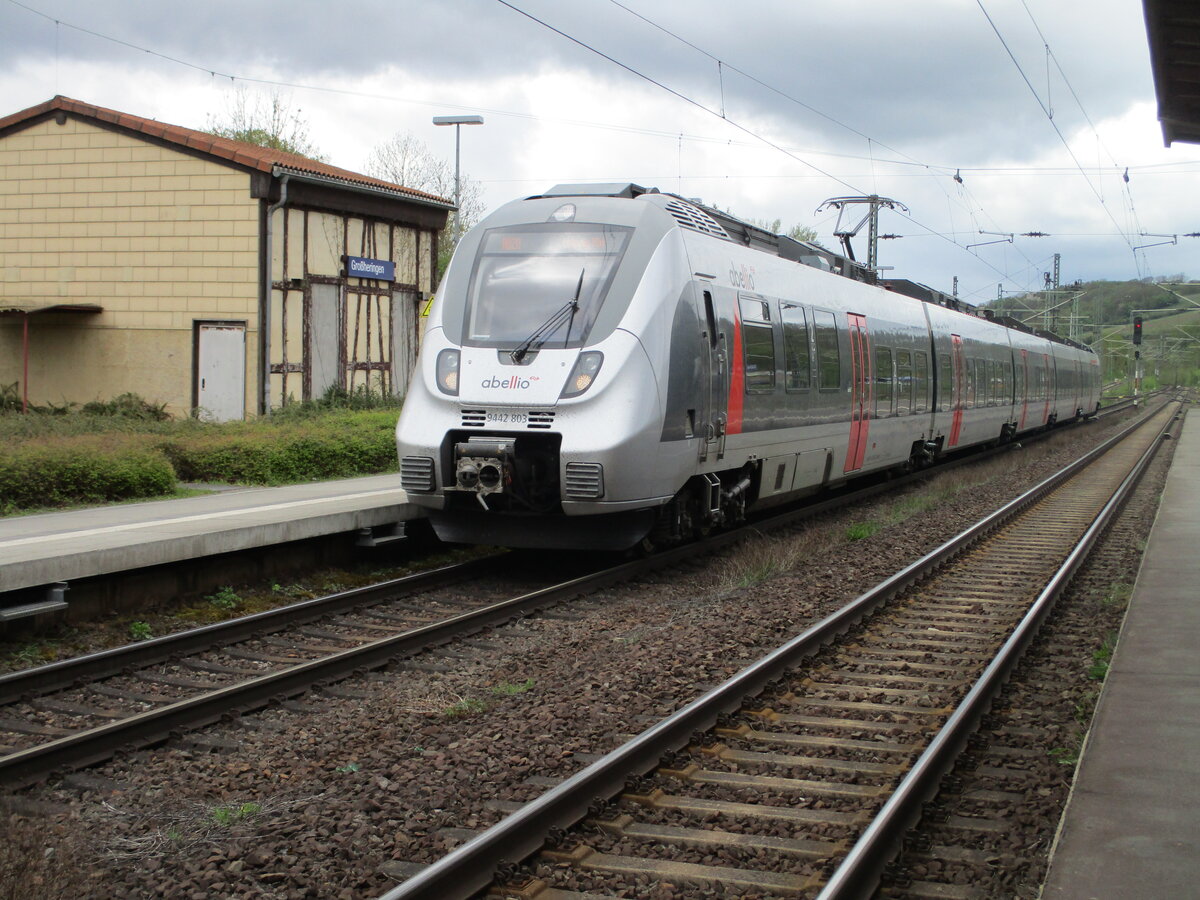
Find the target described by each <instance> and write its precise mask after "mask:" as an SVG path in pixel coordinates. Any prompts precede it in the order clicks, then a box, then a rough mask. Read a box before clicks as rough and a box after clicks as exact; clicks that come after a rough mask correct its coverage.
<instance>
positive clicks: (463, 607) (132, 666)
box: [0, 556, 609, 788]
mask: <svg viewBox="0 0 1200 900" xmlns="http://www.w3.org/2000/svg"><path fill="white" fill-rule="evenodd" d="M511 568H512V560H509V559H507V558H506V557H504V556H499V557H487V558H482V559H476V560H472V561H470V562H468V563H464V564H461V565H456V566H447V567H443V568H440V569H436V570H433V571H430V572H424V573H419V574H417V575H411V576H407V577H405V578H400V579H395V580H392V581H388V582H384V583H381V584H377V585H372V586H369V587H365V588H359V589H357V590H352V591H346V592H343V593H339V594H334V595H330V596H328V597H320V598H316V599H313V600H308V601H304V602H301V603H296V604H291V605H289V606H285V607H280V608H278V609H274V610H268V611H266V612H262V613H257V614H254V615H250V616H245V617H242V618H239V619H232V620H229V621H227V622H221V623H217V624H215V625H209V626H205V627H202V628H197V629H192V630H189V631H184V632H180V633H177V634H173V635H167V636H164V637H160V638H155V639H153V640H149V641H145V642H141V643H136V644H129V645H126V646H123V647H117V648H114V649H112V650H106V651H102V652H99V653H94V654H90V655H87V656H82V657H77V658H74V659H69V660H64V661H62V662H58V663H52V664H48V665H44V666H39V667H37V668H33V669H27V670H24V671H20V672H14V673H10V674H6V675H3V676H0V784H4V785H5V786H7V787H10V788H16V787H21V786H24V785H28V784H31V783H34V782H36V781H39V780H41V779H43V778H45V777H46V776H48V775H49V774H51V773H52V772H54V771H57V770H69V769H74V768H79V767H81V766H85V765H90V764H93V763H95V762H98V761H101V760H103V759H107V758H108V757H110V756H112V755H113V754H114V753H115V752H116V751H117V750H119V749H128V748H130V747H135V746H146V745H148V744H152V743H155V742H157V741H161V740H163V739H165V738H167V737H169V736H171V735H172V734H178V733H180V732H182V731H187V730H192V729H195V728H199V727H202V726H204V725H207V724H211V723H212V722H215V721H218V720H220V719H221V718H224V717H227V716H230V715H237V714H240V713H243V712H246V711H249V710H251V709H254V708H257V707H261V706H263V705H266V704H268V703H272V702H278V701H280V700H282V699H286V698H287V697H290V696H294V695H295V694H298V693H300V692H302V691H305V690H307V689H309V688H311V687H312V686H314V685H318V684H327V683H329V682H333V681H337V680H339V679H342V678H345V677H346V676H348V675H351V674H353V673H355V672H360V671H365V670H368V669H371V668H377V667H380V666H383V665H386V664H387V663H389V662H391V661H393V660H396V659H398V658H401V657H403V656H406V655H411V654H413V653H416V652H419V651H420V650H423V649H426V648H428V647H432V646H437V645H440V644H444V643H446V642H448V641H451V640H453V639H455V638H460V637H464V636H467V635H470V634H473V633H475V632H478V631H480V630H482V629H484V628H487V627H489V626H492V625H497V624H500V623H502V622H505V621H508V620H510V619H511V618H513V617H517V616H521V615H526V614H528V613H529V612H532V611H534V610H536V609H539V608H541V607H543V606H545V605H548V604H553V603H557V602H560V601H561V600H562V599H564V598H566V597H568V596H572V595H573V594H574V593H575V592H578V591H584V590H586V589H587V586H588V585H589V584H590V583H591V582H590V581H589V579H588V578H587V577H586V576H577V575H576V576H573V577H570V578H568V579H567V580H566V581H565V582H558V583H554V582H553V580H552V579H551V578H549V577H544V578H542V579H541V580H540V581H536V580H535V581H534V582H533V583H534V584H535V585H536V587H535V588H534V589H530V581H531V579H530V576H529V575H528V572H525V573H521V574H516V573H514V572H512V571H509V570H510V569H511ZM468 581H469V582H470V588H469V590H464V589H462V588H460V587H458V586H459V585H462V584H463V583H464V582H468ZM607 583H609V582H607V581H605V580H604V579H603V577H602V576H601V577H600V579H599V580H597V587H599V586H603V584H607ZM515 585H522V586H523V589H522V590H520V592H519V593H517V594H516V595H515V596H514V595H513V593H512V592H513V589H514V586H515Z"/></svg>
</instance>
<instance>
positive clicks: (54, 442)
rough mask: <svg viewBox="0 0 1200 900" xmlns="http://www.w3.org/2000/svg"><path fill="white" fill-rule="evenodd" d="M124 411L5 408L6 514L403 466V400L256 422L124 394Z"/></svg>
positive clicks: (0, 423)
mask: <svg viewBox="0 0 1200 900" xmlns="http://www.w3.org/2000/svg"><path fill="white" fill-rule="evenodd" d="M104 406H105V407H111V408H112V409H114V410H120V409H126V410H128V411H127V412H120V411H117V412H115V413H113V414H104V415H97V414H96V413H95V411H92V412H88V413H84V412H74V413H70V414H67V415H61V416H60V415H55V416H46V415H24V416H23V415H12V416H8V415H5V416H0V515H11V514H12V513H15V512H18V511H20V510H24V509H35V508H42V507H51V506H65V505H78V504H85V503H105V502H110V501H113V500H125V499H141V498H147V497H161V496H164V495H170V494H172V493H174V492H175V489H176V485H177V483H178V482H179V481H198V482H219V483H232V484H272V485H273V484H288V483H295V482H301V481H315V480H319V479H323V478H349V477H353V476H355V475H373V474H377V473H380V472H394V471H396V469H397V460H396V444H395V427H396V415H397V413H396V409H395V407H394V406H388V407H384V408H380V409H367V410H353V409H324V410H322V411H320V412H319V414H318V413H317V412H313V411H310V412H309V413H308V414H306V415H303V416H283V417H280V418H278V419H277V418H276V417H275V416H271V417H268V418H265V419H258V420H254V421H250V422H226V423H220V424H217V423H205V422H199V421H196V420H194V419H184V420H180V421H163V420H161V419H159V418H158V417H157V414H156V413H155V412H154V410H155V409H156V407H154V406H152V405H150V404H145V403H144V401H141V400H140V398H136V397H133V396H132V395H127V396H126V397H124V398H122V397H118V398H116V399H115V400H113V401H112V402H111V403H110V404H104Z"/></svg>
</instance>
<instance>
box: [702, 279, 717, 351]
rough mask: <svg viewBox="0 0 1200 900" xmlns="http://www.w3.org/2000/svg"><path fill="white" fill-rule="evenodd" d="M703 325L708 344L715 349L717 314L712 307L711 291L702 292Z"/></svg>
mask: <svg viewBox="0 0 1200 900" xmlns="http://www.w3.org/2000/svg"><path fill="white" fill-rule="evenodd" d="M704 326H705V327H706V328H707V329H708V346H709V347H711V348H712V349H713V350H715V349H717V314H716V312H715V310H714V309H713V298H712V291H705V292H704Z"/></svg>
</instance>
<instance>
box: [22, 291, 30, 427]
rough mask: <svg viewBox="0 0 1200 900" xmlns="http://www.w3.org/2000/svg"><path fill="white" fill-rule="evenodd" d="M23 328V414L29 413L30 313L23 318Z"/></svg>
mask: <svg viewBox="0 0 1200 900" xmlns="http://www.w3.org/2000/svg"><path fill="white" fill-rule="evenodd" d="M21 319H22V321H23V323H24V324H23V328H22V331H21V350H22V354H23V357H24V361H23V363H22V371H21V412H23V413H27V412H29V313H28V311H26V313H25V315H23V316H21Z"/></svg>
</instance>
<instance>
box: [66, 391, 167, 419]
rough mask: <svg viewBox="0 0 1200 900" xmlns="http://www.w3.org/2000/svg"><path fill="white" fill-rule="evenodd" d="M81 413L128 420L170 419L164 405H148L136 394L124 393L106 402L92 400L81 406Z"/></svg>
mask: <svg viewBox="0 0 1200 900" xmlns="http://www.w3.org/2000/svg"><path fill="white" fill-rule="evenodd" d="M82 411H83V413H84V414H85V415H92V416H123V417H125V418H128V419H149V420H151V421H154V422H166V421H168V420H169V419H170V418H171V414H170V413H169V412H167V404H165V403H149V402H147V401H146V400H143V399H142V398H141V397H140V396H138V395H137V394H130V393H125V394H121V395H120V396H117V397H114V398H113V399H112V400H109V401H107V402H104V401H101V400H94V401H93V402H91V403H85V404H83V410H82Z"/></svg>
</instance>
